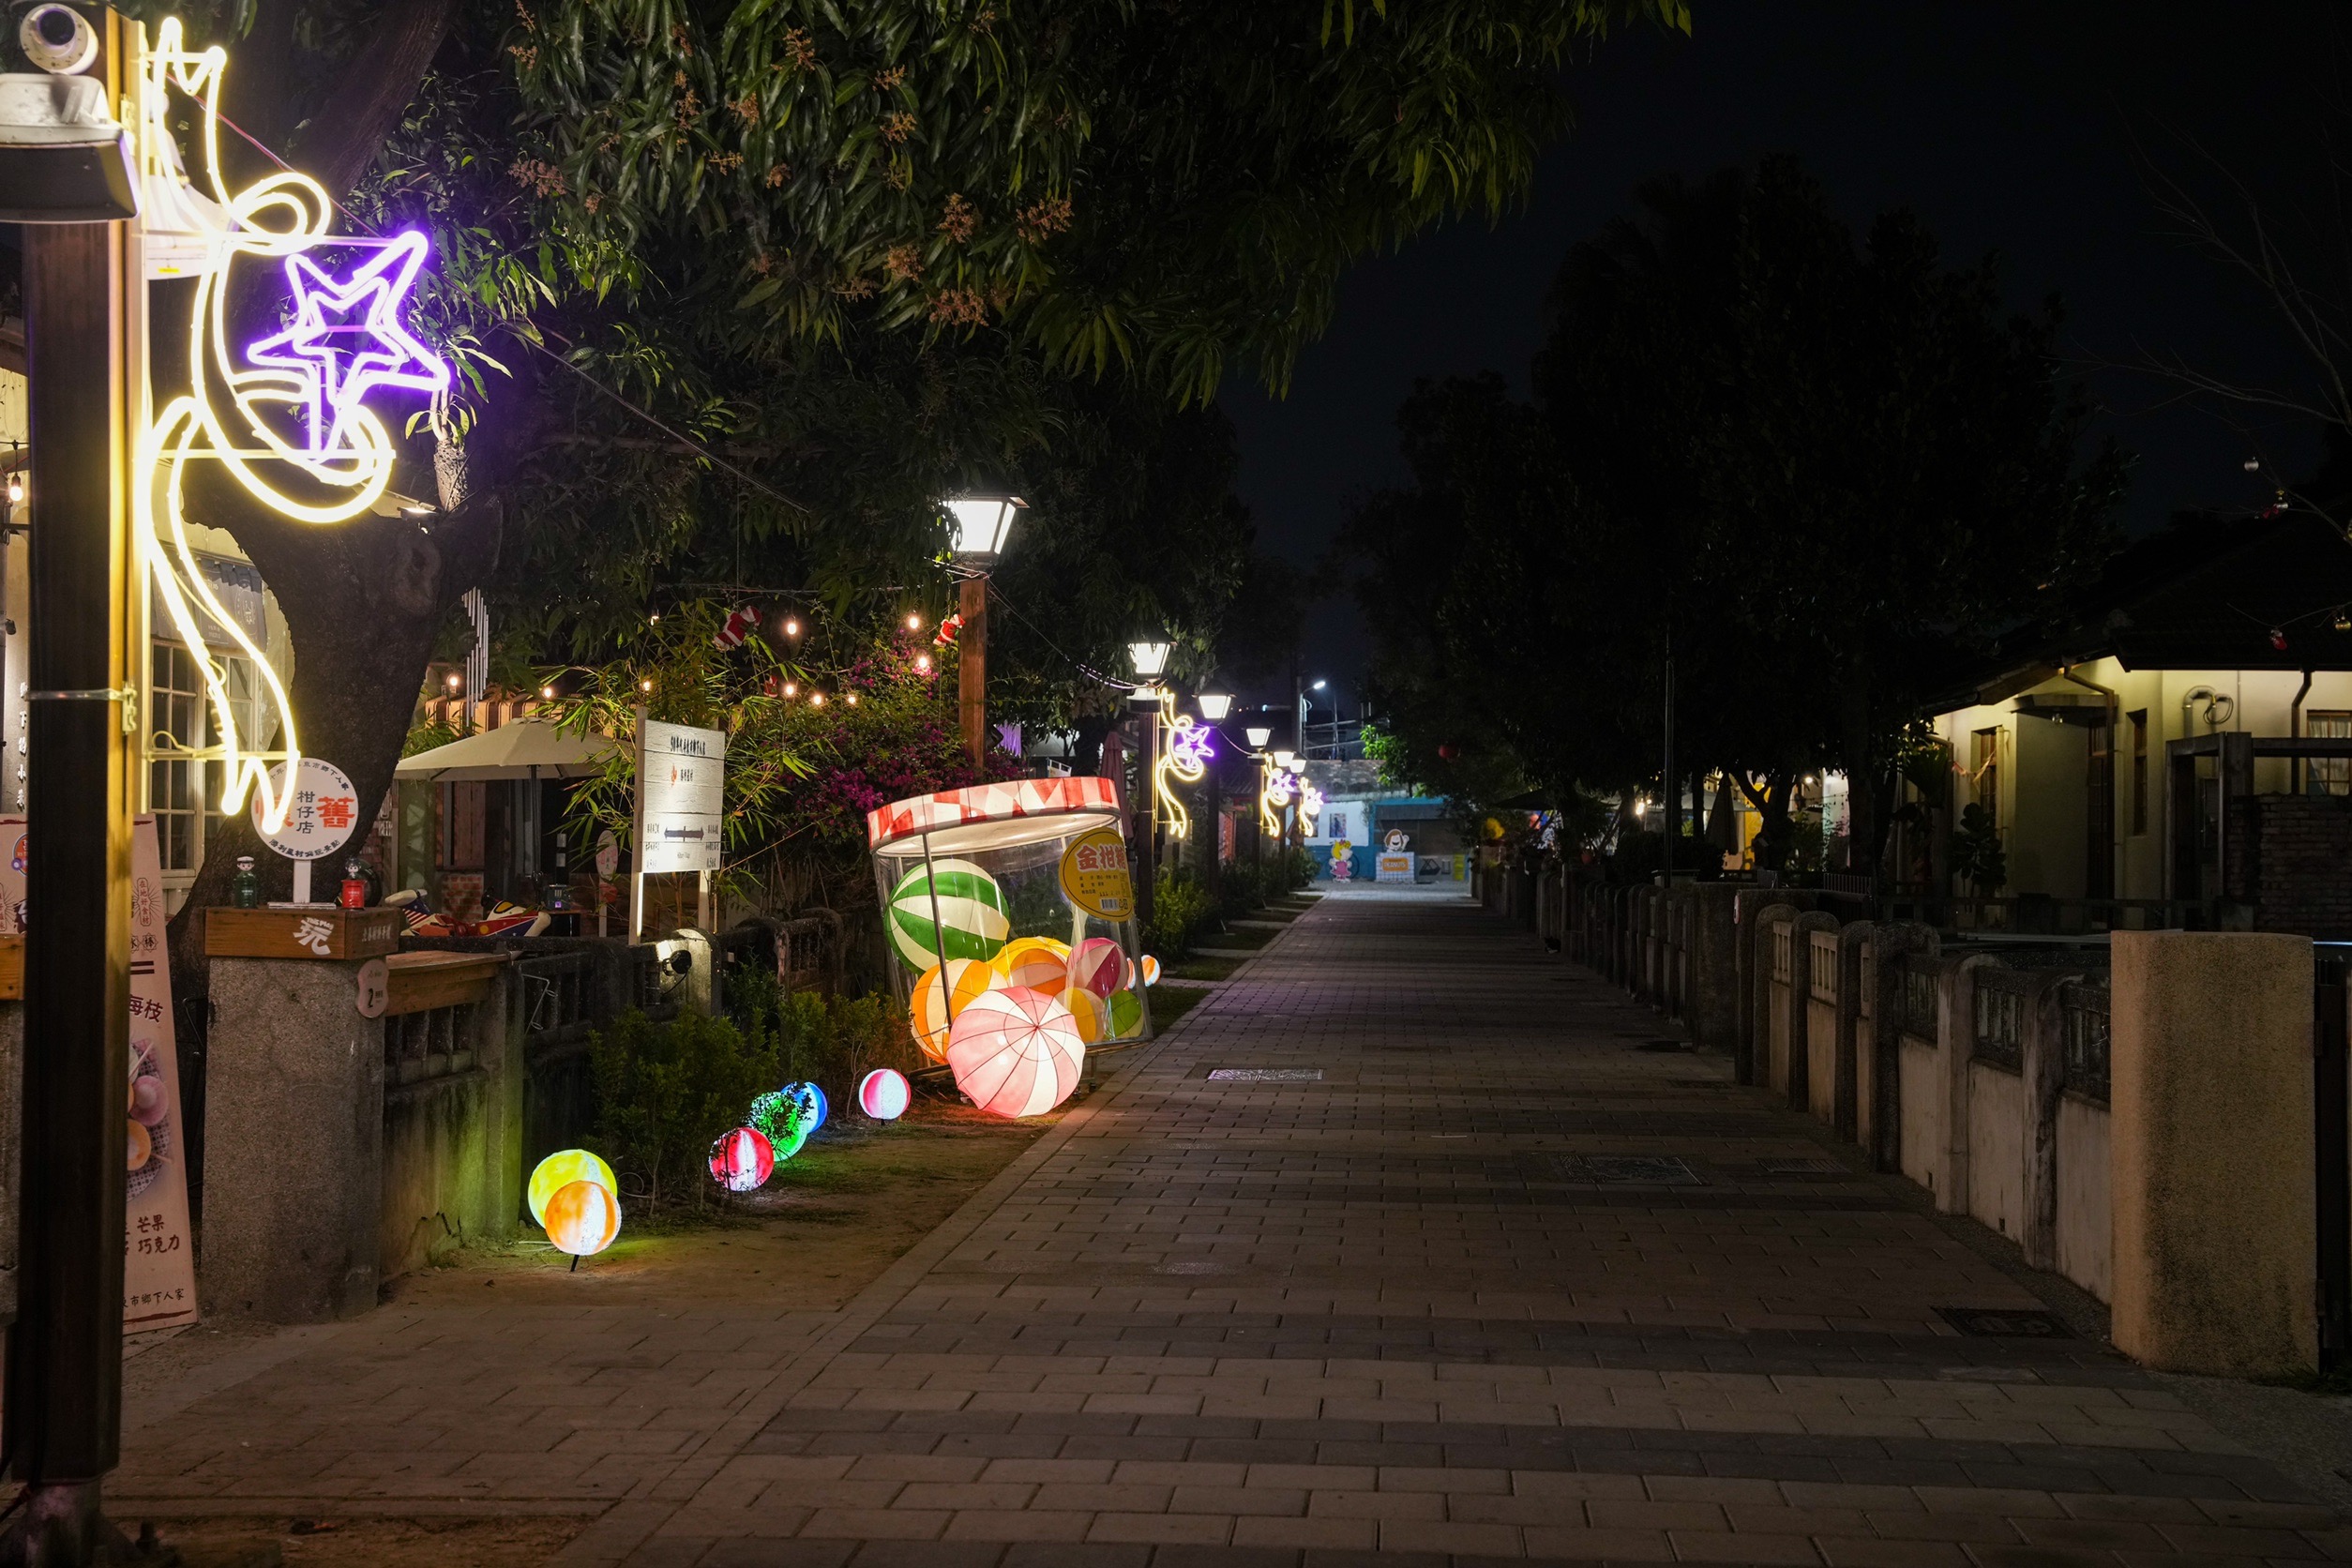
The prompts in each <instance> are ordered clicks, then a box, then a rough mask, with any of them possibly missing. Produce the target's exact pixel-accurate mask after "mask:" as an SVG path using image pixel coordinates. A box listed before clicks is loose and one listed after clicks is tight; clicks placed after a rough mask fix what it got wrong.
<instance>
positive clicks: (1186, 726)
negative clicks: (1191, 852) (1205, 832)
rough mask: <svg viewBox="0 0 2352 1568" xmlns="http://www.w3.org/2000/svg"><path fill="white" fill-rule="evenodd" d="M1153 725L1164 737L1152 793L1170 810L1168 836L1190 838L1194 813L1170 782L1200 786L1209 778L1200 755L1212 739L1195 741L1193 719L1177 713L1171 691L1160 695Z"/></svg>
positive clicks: (1206, 765) (1153, 774)
mask: <svg viewBox="0 0 2352 1568" xmlns="http://www.w3.org/2000/svg"><path fill="white" fill-rule="evenodd" d="M1152 722H1153V723H1154V724H1156V725H1158V726H1159V727H1160V731H1161V737H1162V738H1161V742H1160V760H1159V765H1158V766H1157V767H1155V768H1153V770H1152V792H1153V794H1155V795H1157V796H1158V797H1159V801H1160V804H1161V805H1162V806H1163V807H1166V808H1167V811H1166V814H1165V821H1166V822H1167V823H1168V837H1170V838H1184V837H1190V835H1191V833H1192V813H1190V812H1188V811H1186V810H1185V809H1184V802H1183V801H1181V800H1178V799H1177V798H1176V792H1175V790H1174V789H1173V788H1171V787H1170V785H1169V782H1168V781H1169V780H1170V779H1174V780H1175V781H1176V782H1177V783H1180V784H1198V783H1199V782H1200V781H1201V780H1202V779H1203V778H1206V777H1207V776H1209V766H1208V762H1207V760H1206V759H1205V758H1204V757H1203V756H1202V755H1201V751H1202V748H1204V747H1206V746H1208V744H1209V738H1208V736H1207V734H1206V733H1203V734H1202V735H1201V737H1200V739H1199V741H1198V742H1195V741H1194V740H1193V739H1192V731H1193V728H1194V726H1193V721H1192V716H1191V715H1190V714H1184V715H1181V716H1180V715H1178V714H1177V712H1176V694H1175V693H1174V692H1172V691H1162V692H1161V693H1160V705H1159V709H1158V711H1157V712H1155V713H1153V716H1152Z"/></svg>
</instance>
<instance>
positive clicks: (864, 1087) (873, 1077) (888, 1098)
mask: <svg viewBox="0 0 2352 1568" xmlns="http://www.w3.org/2000/svg"><path fill="white" fill-rule="evenodd" d="M913 1097H914V1091H913V1090H912V1089H911V1088H910V1087H908V1084H907V1080H906V1078H905V1076H904V1075H902V1074H900V1073H897V1072H894V1071H892V1070H891V1069H890V1068H888V1067H877V1068H875V1069H874V1070H873V1071H872V1072H870V1073H868V1074H867V1075H866V1076H865V1077H864V1078H860V1079H859V1080H858V1084H857V1108H858V1109H860V1110H862V1111H864V1112H865V1113H866V1114H867V1115H868V1116H870V1117H872V1118H873V1119H874V1120H875V1121H877V1122H896V1121H897V1120H898V1118H899V1117H901V1116H904V1115H905V1114H906V1112H907V1103H908V1102H909V1101H910V1100H912V1098H913Z"/></svg>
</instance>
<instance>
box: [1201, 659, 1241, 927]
mask: <svg viewBox="0 0 2352 1568" xmlns="http://www.w3.org/2000/svg"><path fill="white" fill-rule="evenodd" d="M1194 701H1197V702H1198V703H1199V706H1200V716H1201V717H1202V718H1204V719H1206V720H1207V721H1208V722H1209V723H1210V724H1212V725H1217V724H1222V723H1224V722H1225V717H1226V716H1227V715H1228V714H1229V713H1231V712H1232V711H1233V697H1232V694H1231V693H1230V692H1222V691H1204V692H1202V693H1201V694H1200V695H1199V697H1198V698H1196V699H1195V700H1194ZM1222 782H1223V781H1222V780H1221V779H1219V778H1218V776H1217V760H1216V759H1215V758H1211V759H1210V761H1209V779H1208V784H1209V803H1208V804H1209V810H1208V817H1209V843H1208V860H1207V864H1206V867H1205V869H1206V872H1207V876H1206V881H1207V882H1208V887H1209V894H1210V897H1215V896H1216V894H1217V891H1218V886H1219V884H1220V882H1222V881H1223V880H1224V871H1225V792H1224V791H1223V790H1222V789H1221V788H1220V785H1221V784H1222Z"/></svg>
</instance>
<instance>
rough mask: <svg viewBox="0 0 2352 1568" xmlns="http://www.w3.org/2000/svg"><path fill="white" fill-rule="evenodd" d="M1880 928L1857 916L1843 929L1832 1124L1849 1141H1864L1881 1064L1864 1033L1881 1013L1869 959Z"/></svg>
mask: <svg viewBox="0 0 2352 1568" xmlns="http://www.w3.org/2000/svg"><path fill="white" fill-rule="evenodd" d="M1876 935H1877V927H1876V926H1874V925H1872V924H1871V923H1870V922H1869V921H1867V920H1857V921H1855V922H1853V923H1852V924H1851V925H1848V926H1842V927H1838V933H1837V1033H1836V1035H1835V1039H1836V1041H1837V1049H1836V1053H1835V1055H1836V1063H1837V1082H1836V1085H1835V1086H1834V1087H1833V1088H1832V1091H1831V1093H1830V1126H1831V1127H1832V1129H1833V1130H1834V1131H1835V1132H1836V1133H1837V1136H1838V1137H1840V1138H1844V1139H1846V1140H1847V1142H1848V1143H1856V1142H1860V1141H1862V1126H1863V1124H1864V1123H1865V1122H1866V1120H1867V1118H1866V1117H1865V1115H1864V1114H1863V1111H1862V1107H1863V1106H1864V1105H1866V1104H1868V1103H1869V1091H1870V1083H1871V1076H1872V1070H1873V1069H1874V1068H1875V1067H1876V1066H1877V1060H1876V1058H1874V1057H1873V1056H1872V1055H1871V1054H1870V1050H1871V1047H1870V1041H1869V1039H1868V1037H1867V1036H1866V1035H1865V1033H1863V1032H1864V1030H1865V1029H1866V1028H1868V1027H1869V1024H1870V1020H1871V1019H1873V1018H1875V1017H1876V1014H1877V1007H1876V1006H1875V1000H1876V999H1875V998H1872V997H1871V996H1870V995H1869V992H1868V990H1867V989H1866V982H1867V981H1868V979H1869V972H1870V970H1871V969H1872V967H1873V966H1872V965H1871V964H1870V963H1868V962H1866V961H1865V958H1866V957H1867V956H1868V955H1869V954H1870V952H1871V951H1872V942H1873V939H1874V938H1875V936H1876Z"/></svg>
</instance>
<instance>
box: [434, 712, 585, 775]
mask: <svg viewBox="0 0 2352 1568" xmlns="http://www.w3.org/2000/svg"><path fill="white" fill-rule="evenodd" d="M622 749H623V747H622V745H621V743H620V742H619V741H616V740H613V739H611V737H609V736H605V735H565V734H559V733H557V732H556V729H555V726H554V725H552V724H550V723H549V722H547V721H546V720H545V719H540V718H518V719H516V720H514V721H513V722H512V723H508V724H502V725H500V726H499V727H498V728H497V729H495V730H485V731H482V732H481V733H480V734H477V735H468V736H466V737H465V739H463V740H460V741H451V742H450V743H449V744H448V745H447V746H434V747H433V748H432V749H431V750H430V751H420V752H418V753H417V754H416V755H415V756H414V757H403V758H401V759H400V765H399V766H397V767H395V768H394V769H393V770H392V775H393V776H394V777H396V778H413V779H422V780H426V781H428V782H431V783H435V784H468V783H473V782H475V781H477V780H482V779H499V778H585V777H587V776H590V775H591V774H596V773H601V772H602V771H603V770H604V762H605V759H606V758H608V757H610V756H611V755H612V754H613V753H615V752H617V751H620V750H622Z"/></svg>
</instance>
